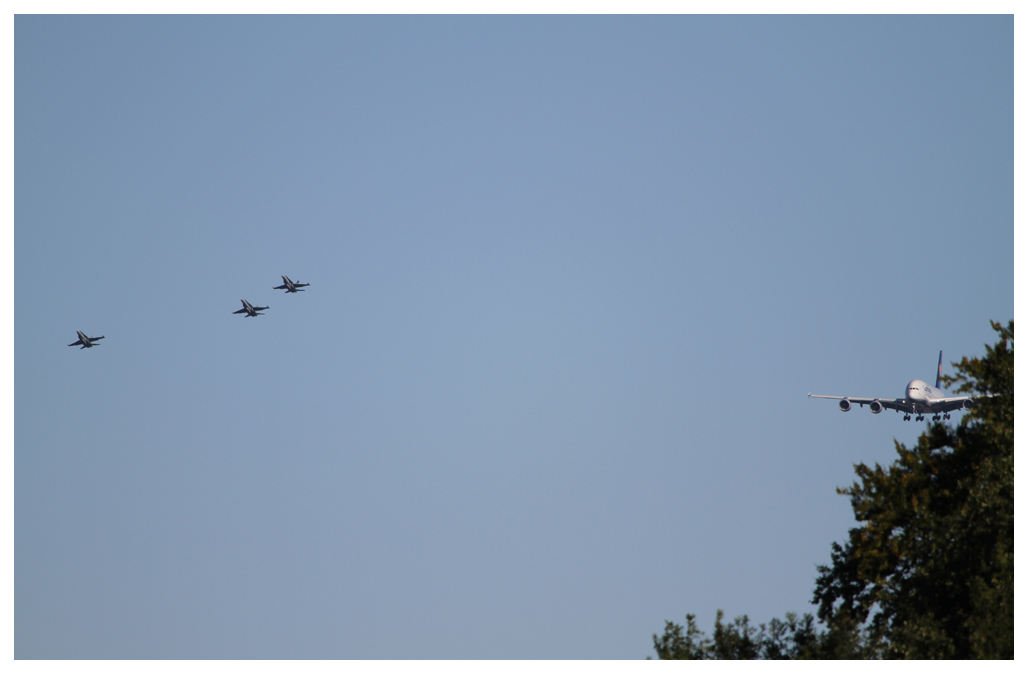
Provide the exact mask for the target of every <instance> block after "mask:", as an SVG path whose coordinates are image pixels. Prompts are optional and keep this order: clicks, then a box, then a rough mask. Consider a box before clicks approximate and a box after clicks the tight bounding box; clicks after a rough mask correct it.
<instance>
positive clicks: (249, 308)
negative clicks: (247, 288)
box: [232, 300, 268, 318]
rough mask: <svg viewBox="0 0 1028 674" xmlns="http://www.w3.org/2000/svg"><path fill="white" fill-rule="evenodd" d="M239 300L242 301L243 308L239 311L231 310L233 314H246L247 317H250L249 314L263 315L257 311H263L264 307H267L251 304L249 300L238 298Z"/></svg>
mask: <svg viewBox="0 0 1028 674" xmlns="http://www.w3.org/2000/svg"><path fill="white" fill-rule="evenodd" d="M239 301H240V302H242V303H243V308H242V309H240V310H239V311H233V312H232V313H234V314H246V317H247V318H250V317H251V316H263V315H264V314H260V313H257V312H259V311H264V310H265V309H267V308H268V307H255V306H253V305H252V304H250V303H249V302H247V301H246V300H239Z"/></svg>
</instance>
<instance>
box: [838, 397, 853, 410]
mask: <svg viewBox="0 0 1028 674" xmlns="http://www.w3.org/2000/svg"><path fill="white" fill-rule="evenodd" d="M852 408H853V405H851V404H850V401H848V400H846V399H845V398H843V399H842V400H840V401H839V409H840V410H842V411H843V412H849V411H850V409H852Z"/></svg>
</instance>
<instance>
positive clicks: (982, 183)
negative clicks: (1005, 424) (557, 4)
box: [14, 16, 1014, 659]
mask: <svg viewBox="0 0 1028 674" xmlns="http://www.w3.org/2000/svg"><path fill="white" fill-rule="evenodd" d="M14 29H15V32H14V48H15V49H14V66H15V68H14V75H15V77H14V91H15V98H14V101H15V106H14V121H15V127H14V150H15V155H14V159H15V164H14V166H15V172H14V197H15V201H14V223H15V226H14V245H15V247H14V261H15V269H14V275H15V285H14V301H15V304H14V316H15V321H14V339H15V348H14V394H15V397H14V422H15V425H14V439H15V451H14V469H15V471H14V486H15V501H14V503H15V510H14V525H15V528H14V541H15V547H14V571H15V574H14V617H15V622H14V628H15V629H14V654H15V656H16V657H18V658H604V659H634V658H643V657H645V656H646V655H648V654H652V643H651V639H650V635H651V634H652V633H653V632H658V631H661V630H662V628H663V624H664V623H663V621H664V620H665V619H673V620H677V621H682V620H683V619H684V615H685V614H686V613H687V612H689V613H695V614H697V616H698V619H699V623H700V626H701V627H702V628H703V629H705V630H708V631H709V630H710V628H711V626H712V623H713V619H714V614H715V612H716V610H717V609H718V608H721V609H724V610H725V612H726V614H727V615H728V616H729V617H732V616H735V615H740V614H743V613H746V614H748V615H749V616H750V618H751V620H753V621H755V622H765V621H767V620H770V619H771V618H773V617H782V616H783V615H784V613H785V612H786V611H795V612H797V613H803V612H807V611H812V610H813V607H812V606H811V605H810V604H809V601H810V598H811V595H812V590H813V585H814V578H815V576H816V565H818V564H826V563H828V562H829V552H830V544H831V542H832V541H838V540H841V539H842V538H843V536H845V533H846V531H847V530H848V528H850V527H851V526H853V525H854V521H853V517H852V513H851V511H850V508H849V503H848V501H847V500H846V498H845V497H842V496H839V495H837V494H836V493H835V487H837V486H845V485H847V484H849V483H851V482H852V481H853V470H852V466H853V464H854V463H857V462H865V463H874V462H881V463H888V462H891V461H892V457H893V455H894V449H893V440H894V439H895V440H898V441H900V442H906V443H910V442H912V441H913V440H914V439H915V438H916V436H917V435H918V433H919V432H920V431H921V430H922V429H923V428H924V426H923V424H916V423H914V422H906V423H905V422H903V421H902V420H901V417H900V416H899V415H896V414H893V413H886V414H882V415H880V416H872V415H871V414H869V413H868V412H867V410H858V411H856V412H853V413H850V414H845V415H844V414H841V413H839V412H838V410H837V409H836V407H835V405H834V404H832V403H831V402H830V401H820V400H810V399H808V398H807V393H808V392H813V393H822V394H834V395H858V396H890V397H891V396H900V395H902V393H903V387H904V385H905V384H906V383H907V381H909V380H910V379H912V378H915V377H919V378H924V379H929V378H930V377H932V376H933V375H934V368H935V362H936V358H937V357H938V352H939V350H940V349H941V350H943V351H944V356H945V359H946V361H945V362H946V365H945V366H944V371H946V372H950V371H951V368H950V367H949V366H948V363H949V361H950V360H956V359H958V358H959V357H960V356H961V355H981V354H982V353H983V351H984V349H983V346H982V345H983V344H984V343H992V342H993V341H994V339H993V333H992V331H991V329H990V328H989V323H988V322H989V320H990V319H993V320H999V321H1004V322H1005V321H1007V320H1009V319H1011V318H1012V317H1013V307H1014V297H1013V291H1014V283H1013V280H1014V264H1013V262H1014V258H1013V232H1014V227H1013V206H1014V189H1013V186H1014V182H1013V177H1014V172H1013V158H1014V151H1013V147H1014V146H1013V137H1014V136H1013V132H1014V121H1013V120H1014V117H1013V113H1014V98H1013V82H1014V80H1013V65H1014V61H1013V44H1014V42H1013V19H1012V17H1009V16H985V17H966V16H946V17H910V16H903V17H868V16H858V17H853V16H839V17H794V16H777V17H738V16H731V17H708V16H704V17H688V16H683V17H529V16H519V17H504V16H495V17H474V18H470V17H174V16H171V17H169V16H150V17H130V18H127V17H117V16H97V17H83V16H63V17H62V16H18V17H16V19H15V21H14ZM282 274H287V275H289V276H290V277H291V278H292V279H294V280H296V279H299V280H301V281H303V282H310V283H311V286H310V287H309V288H308V289H307V292H304V293H300V294H297V295H288V296H287V295H284V294H283V293H282V291H274V290H272V289H271V288H272V286H274V285H279V284H280V282H281V281H280V280H279V277H280V275H282ZM240 298H246V299H248V300H250V301H251V302H255V303H260V304H264V305H269V306H270V309H269V310H268V312H267V315H265V316H262V317H259V318H256V319H252V320H251V319H249V318H244V317H242V316H234V315H232V313H231V312H233V311H235V310H236V309H237V308H239V306H240V304H239V300H240ZM75 330H82V331H84V332H86V333H87V334H89V335H100V334H103V335H105V336H106V339H105V340H104V341H103V342H101V343H100V344H99V345H98V347H97V348H94V349H90V350H79V349H69V348H68V347H67V346H65V345H66V344H68V343H70V342H72V341H74V340H75Z"/></svg>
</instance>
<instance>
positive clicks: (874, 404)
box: [868, 400, 885, 414]
mask: <svg viewBox="0 0 1028 674" xmlns="http://www.w3.org/2000/svg"><path fill="white" fill-rule="evenodd" d="M868 407H870V408H871V414H881V413H882V410H884V409H885V408H884V407H883V406H882V404H881V403H880V402H878V401H877V400H872V401H871V404H869V405H868Z"/></svg>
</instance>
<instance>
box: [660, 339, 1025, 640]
mask: <svg viewBox="0 0 1028 674" xmlns="http://www.w3.org/2000/svg"><path fill="white" fill-rule="evenodd" d="M992 327H993V329H994V330H996V332H997V333H998V335H999V341H998V342H996V344H994V345H993V346H988V345H986V347H985V348H986V354H985V356H984V357H982V358H966V357H965V358H962V359H961V360H960V362H959V363H954V366H955V368H956V371H957V374H956V375H954V376H952V377H945V378H944V380H945V382H946V383H947V384H948V385H953V384H957V385H958V386H957V388H956V391H957V392H958V393H974V394H979V395H982V396H987V397H982V398H980V399H979V402H978V404H977V405H976V406H975V407H974V408H973V409H971V410H970V411H969V412H968V413H966V414H965V415H964V416H963V418H962V419H961V420H960V423H959V424H958V425H957V426H955V427H953V426H948V425H945V424H941V423H935V424H932V425H931V426H929V428H928V429H927V430H926V431H925V432H924V433H923V434H921V436H920V437H919V438H918V441H917V445H916V446H915V447H913V448H909V449H908V448H907V447H906V446H904V445H903V444H901V443H898V442H897V443H896V453H897V455H898V458H897V459H896V461H895V462H893V464H892V465H891V466H889V467H888V468H882V467H881V466H880V465H877V464H876V465H875V466H874V468H870V467H868V466H866V465H864V464H862V463H861V464H857V465H855V466H854V470H855V471H856V474H857V477H858V481H857V482H854V483H853V485H852V486H850V487H848V488H845V489H839V490H837V491H838V492H839V493H840V494H845V495H847V496H849V497H850V502H851V504H852V506H853V513H854V515H855V517H856V519H857V521H858V522H860V523H861V524H860V526H857V527H855V528H853V529H851V530H850V532H849V537H848V540H847V541H846V544H845V545H844V546H841V545H839V544H838V543H833V544H832V553H831V565H830V566H821V567H818V572H819V575H818V578H817V581H816V586H815V589H814V600H813V602H812V603H814V604H817V605H818V611H817V614H818V618H819V620H820V622H821V623H822V624H823V625H824V629H822V630H820V631H818V630H816V629H815V628H814V625H813V618H812V616H810V615H809V614H808V615H805V616H804V618H803V620H796V617H795V615H792V614H787V620H786V621H785V622H782V621H778V620H772V621H771V623H769V625H768V626H765V625H761V626H760V629H759V630H757V629H755V628H753V627H750V626H749V619H748V618H747V617H746V616H742V617H740V618H736V619H735V621H734V622H733V623H731V624H727V625H726V624H722V622H721V618H722V614H721V612H720V611H719V612H718V618H717V622H716V624H715V629H714V639H713V640H712V641H711V640H710V639H707V638H706V636H705V635H704V634H703V633H702V632H700V631H699V630H698V629H697V628H696V626H695V622H694V620H693V618H694V616H692V615H688V616H686V618H687V623H688V629H687V631H686V633H685V634H684V635H683V634H682V629H683V628H682V627H681V626H680V625H677V624H675V623H673V622H670V621H668V622H667V623H666V626H665V633H664V635H663V636H662V637H661V638H658V636H657V635H656V634H654V635H653V641H654V648H655V649H656V650H657V655H658V657H661V658H665V657H667V658H686V657H687V658H690V659H699V658H720V659H736V658H753V657H759V658H768V659H773V658H877V657H885V658H919V659H925V658H989V659H994V658H1013V657H1014V323H1013V321H1010V322H1009V323H1008V324H1007V325H1006V326H1003V325H1001V324H999V323H993V324H992Z"/></svg>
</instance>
